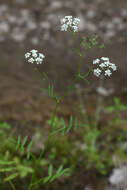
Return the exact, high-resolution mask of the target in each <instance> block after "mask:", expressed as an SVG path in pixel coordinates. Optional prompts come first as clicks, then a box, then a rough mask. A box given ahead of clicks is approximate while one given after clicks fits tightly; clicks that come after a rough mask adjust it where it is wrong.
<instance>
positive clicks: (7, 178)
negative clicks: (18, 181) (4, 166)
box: [4, 173, 18, 182]
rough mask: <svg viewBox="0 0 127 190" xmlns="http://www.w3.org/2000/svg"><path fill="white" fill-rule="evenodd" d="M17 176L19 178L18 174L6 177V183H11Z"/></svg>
mask: <svg viewBox="0 0 127 190" xmlns="http://www.w3.org/2000/svg"><path fill="white" fill-rule="evenodd" d="M17 176H18V173H14V174H11V175H10V176H8V177H6V178H5V179H4V181H5V182H7V181H11V180H13V179H14V178H16V177H17Z"/></svg>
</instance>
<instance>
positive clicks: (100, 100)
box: [96, 76, 104, 125]
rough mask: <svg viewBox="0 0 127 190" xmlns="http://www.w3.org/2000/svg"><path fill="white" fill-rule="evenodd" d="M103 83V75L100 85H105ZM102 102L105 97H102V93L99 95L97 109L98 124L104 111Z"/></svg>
mask: <svg viewBox="0 0 127 190" xmlns="http://www.w3.org/2000/svg"><path fill="white" fill-rule="evenodd" d="M103 84H104V78H103V76H102V77H101V78H100V85H99V87H103ZM102 102H103V98H102V95H101V94H99V95H98V99H97V109H96V125H98V122H99V120H100V113H101V111H102V107H103V106H102Z"/></svg>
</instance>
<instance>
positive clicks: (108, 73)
mask: <svg viewBox="0 0 127 190" xmlns="http://www.w3.org/2000/svg"><path fill="white" fill-rule="evenodd" d="M110 75H112V73H111V71H110V70H109V69H107V70H106V71H105V76H108V77H110Z"/></svg>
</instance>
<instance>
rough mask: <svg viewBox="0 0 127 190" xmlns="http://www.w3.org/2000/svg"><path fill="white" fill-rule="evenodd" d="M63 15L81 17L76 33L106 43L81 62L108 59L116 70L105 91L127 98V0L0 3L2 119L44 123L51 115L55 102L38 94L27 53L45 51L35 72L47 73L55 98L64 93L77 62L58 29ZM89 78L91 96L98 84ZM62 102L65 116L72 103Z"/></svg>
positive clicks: (68, 39)
mask: <svg viewBox="0 0 127 190" xmlns="http://www.w3.org/2000/svg"><path fill="white" fill-rule="evenodd" d="M65 15H73V16H75V17H79V18H80V19H81V22H80V25H79V35H85V36H87V35H88V36H91V35H93V34H98V35H99V36H100V38H101V39H102V41H103V42H104V44H105V48H104V49H101V50H99V51H98V50H97V49H94V50H92V51H89V52H88V54H86V55H85V56H84V63H85V62H87V63H90V64H91V63H92V60H93V59H95V58H97V57H100V56H107V57H110V59H111V60H112V62H114V63H115V64H116V65H117V66H118V71H117V72H116V73H114V74H113V76H112V78H111V79H108V80H106V81H105V87H106V92H107V91H110V92H111V93H110V95H112V94H115V95H126V94H127V61H126V60H127V53H126V52H127V1H126V0H121V1H120V0H110V1H109V0H107V1H106V0H78V1H77V0H70V1H68V0H64V1H63V0H36V1H32V0H11V1H10V0H1V1H0V58H1V59H0V81H1V82H0V121H3V120H7V121H9V122H11V123H14V124H15V123H16V125H17V122H18V125H19V123H20V122H21V121H26V122H31V123H41V124H42V123H43V122H44V121H45V120H47V119H48V118H49V117H50V115H51V112H52V110H53V105H54V102H53V101H52V100H51V101H50V100H49V98H48V97H46V95H44V94H43V93H42V92H41V91H40V88H41V87H42V83H41V81H40V79H39V77H38V76H37V74H36V73H35V72H34V71H33V67H32V65H30V64H27V63H26V60H25V59H24V54H25V53H26V52H27V51H29V50H30V49H38V50H39V51H40V52H42V53H44V55H45V56H46V58H45V61H44V64H43V65H41V66H40V67H39V69H40V71H45V72H48V73H49V77H50V79H51V80H52V81H53V82H54V84H55V89H56V91H57V93H58V94H60V93H61V92H63V90H64V89H65V88H66V86H67V84H69V83H70V81H71V79H72V78H73V76H74V74H75V72H76V68H77V63H78V60H79V59H78V56H76V55H75V54H74V52H73V51H72V47H74V45H75V43H74V41H73V39H72V36H71V35H70V33H68V32H61V31H60V19H61V18H62V17H64V16H65ZM82 71H85V64H84V65H83V67H82ZM90 80H91V86H90V88H91V92H92V93H93V92H95V91H96V88H97V85H98V80H97V79H95V77H93V76H92V79H90ZM77 87H83V88H84V84H83V83H78V85H77V86H76V88H77ZM73 93H75V90H73ZM73 93H72V94H73ZM72 94H71V95H72ZM65 103H66V104H65V106H63V107H62V109H61V110H63V111H61V110H59V112H60V114H61V115H65V116H68V115H70V113H71V111H72V110H71V106H70V105H72V102H70V103H68V102H66V101H65ZM42 116H43V117H42ZM27 132H28V131H27Z"/></svg>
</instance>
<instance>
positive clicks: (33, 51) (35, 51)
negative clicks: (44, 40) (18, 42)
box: [30, 49, 38, 54]
mask: <svg viewBox="0 0 127 190" xmlns="http://www.w3.org/2000/svg"><path fill="white" fill-rule="evenodd" d="M30 52H31V53H32V54H35V53H37V52H38V51H37V50H36V49H32V50H31V51H30Z"/></svg>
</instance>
